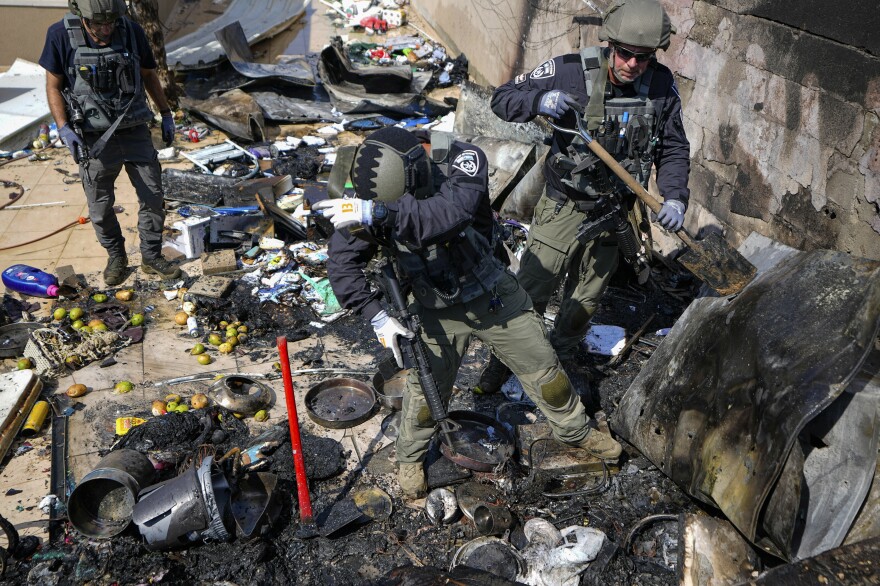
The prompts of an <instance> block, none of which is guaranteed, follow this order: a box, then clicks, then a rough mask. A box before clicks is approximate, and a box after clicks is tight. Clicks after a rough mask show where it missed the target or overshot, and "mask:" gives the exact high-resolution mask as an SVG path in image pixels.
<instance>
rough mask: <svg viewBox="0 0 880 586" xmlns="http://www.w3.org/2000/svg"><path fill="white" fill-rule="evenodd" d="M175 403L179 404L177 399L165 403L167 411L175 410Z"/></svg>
mask: <svg viewBox="0 0 880 586" xmlns="http://www.w3.org/2000/svg"><path fill="white" fill-rule="evenodd" d="M177 405H179V403H178V402H177V401H168V402H167V403H165V408H166V409H168V412H169V413H170V412H171V411H177Z"/></svg>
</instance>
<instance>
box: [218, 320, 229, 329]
mask: <svg viewBox="0 0 880 586" xmlns="http://www.w3.org/2000/svg"><path fill="white" fill-rule="evenodd" d="M219 325H220V327H221V328H223V329H226V327H227V326H228V325H229V322H228V321H221V322H220V324H219Z"/></svg>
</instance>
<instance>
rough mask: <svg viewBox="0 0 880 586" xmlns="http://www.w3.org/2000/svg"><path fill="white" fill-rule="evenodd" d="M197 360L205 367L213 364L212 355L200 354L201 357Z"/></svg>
mask: <svg viewBox="0 0 880 586" xmlns="http://www.w3.org/2000/svg"><path fill="white" fill-rule="evenodd" d="M196 360H198V361H199V364H201V365H205V366H206V365H208V364H211V361H212V359H211V355H210V354H199V356H198V358H196Z"/></svg>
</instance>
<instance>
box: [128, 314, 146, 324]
mask: <svg viewBox="0 0 880 586" xmlns="http://www.w3.org/2000/svg"><path fill="white" fill-rule="evenodd" d="M131 325H133V326H142V325H144V314H142V313H136V314H134V315H132V316H131Z"/></svg>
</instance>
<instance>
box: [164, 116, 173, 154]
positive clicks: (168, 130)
mask: <svg viewBox="0 0 880 586" xmlns="http://www.w3.org/2000/svg"><path fill="white" fill-rule="evenodd" d="M162 142H164V143H165V146H171V143H172V142H174V116H173V115H172V114H171V112H168V113H167V114H162Z"/></svg>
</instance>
